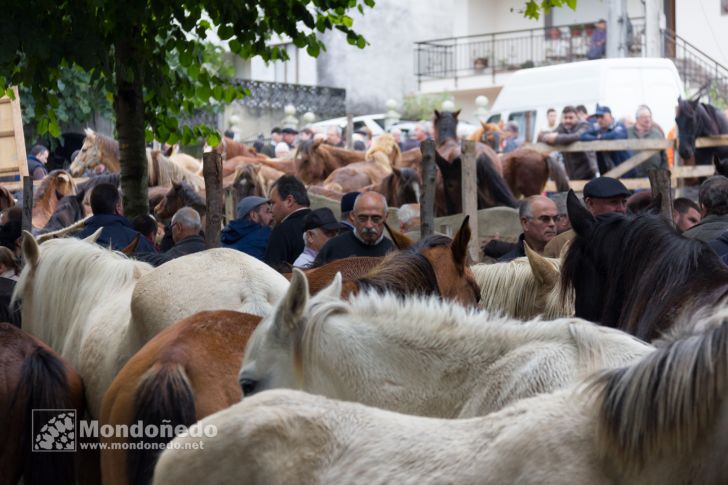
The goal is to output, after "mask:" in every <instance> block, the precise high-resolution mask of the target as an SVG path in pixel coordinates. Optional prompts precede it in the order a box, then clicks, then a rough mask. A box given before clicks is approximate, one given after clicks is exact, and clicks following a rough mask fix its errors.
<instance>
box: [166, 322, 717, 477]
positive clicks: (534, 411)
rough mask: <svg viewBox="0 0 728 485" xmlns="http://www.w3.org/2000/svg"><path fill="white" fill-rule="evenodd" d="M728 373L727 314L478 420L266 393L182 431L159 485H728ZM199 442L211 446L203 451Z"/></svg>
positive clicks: (169, 453)
mask: <svg viewBox="0 0 728 485" xmlns="http://www.w3.org/2000/svg"><path fill="white" fill-rule="evenodd" d="M322 310H323V308H322ZM721 317H722V318H723V319H725V317H726V314H725V312H723V314H722V315H721ZM261 325H263V324H261ZM395 327H396V326H395ZM259 328H260V327H259ZM253 338H255V336H254V337H253ZM727 375H728V324H726V323H725V322H724V321H723V322H721V324H720V325H719V326H716V327H713V328H711V329H710V330H708V331H707V332H705V333H702V334H698V335H690V336H687V337H684V338H682V339H680V340H677V341H674V342H672V343H670V344H668V345H666V346H665V347H663V348H660V349H658V350H656V351H654V352H652V353H650V354H648V355H646V356H645V357H644V358H643V359H642V360H639V361H637V362H635V363H633V364H631V365H630V366H627V367H623V368H618V369H612V370H607V371H602V372H600V373H599V374H597V375H596V376H590V377H588V378H586V379H585V380H584V381H581V382H579V383H576V384H575V385H573V386H571V387H569V388H567V389H563V390H560V391H557V392H554V393H551V394H541V395H538V396H535V397H532V398H530V399H524V400H521V401H518V402H516V403H514V404H511V405H510V406H508V407H506V408H504V409H502V410H501V411H499V412H496V413H493V414H490V415H488V416H485V417H480V418H474V419H456V420H450V419H433V418H423V417H418V416H407V415H403V414H398V413H394V412H391V411H385V410H382V409H375V408H371V407H367V406H363V405H361V404H357V403H349V402H340V401H334V400H332V399H328V398H325V397H322V396H315V395H311V394H306V393H303V392H300V391H295V390H278V391H267V392H263V393H260V394H259V395H257V396H252V397H250V398H247V397H246V398H245V399H243V400H242V402H240V403H239V404H236V405H235V406H232V407H230V408H227V409H225V410H223V411H221V412H219V413H217V414H215V415H213V416H209V417H207V418H205V419H203V420H202V421H201V422H200V423H199V425H200V426H202V427H204V426H215V429H217V430H218V433H217V435H216V436H215V437H213V438H209V439H204V438H197V437H194V436H190V435H185V436H179V437H177V438H176V439H175V440H174V441H173V443H172V445H173V446H171V447H169V448H167V449H166V451H165V452H164V453H163V454H162V456H161V457H160V459H159V462H158V463H157V467H156V469H155V478H154V484H155V485H185V484H188V483H189V484H193V483H216V484H220V485H228V484H235V483H242V482H245V483H293V482H297V483H324V482H327V483H339V482H346V483H353V484H365V483H384V482H387V483H405V482H406V483H476V482H477V483H487V484H499V483H521V484H541V483H559V484H564V485H577V484H583V483H590V484H596V485H608V484H613V483H620V484H626V485H633V484H635V485H636V484H640V485H658V484H664V483H725V482H726V481H728V464H726V460H725V459H724V457H725V455H726V453H728V441H727V440H726V438H725V426H726V423H727V422H728V421H727V419H728V416H726V407H725V406H724V404H725V401H726V398H728V379H726V376H727ZM451 379H452V378H450V380H451ZM450 380H449V381H450ZM449 381H448V386H447V388H449ZM395 386H396V383H391V384H390V383H387V382H386V381H383V380H382V381H380V382H378V386H377V387H380V388H384V387H386V388H392V387H395ZM195 442H197V446H198V447H200V448H203V447H204V451H203V450H200V451H199V452H196V453H190V452H189V451H188V449H187V448H188V447H189V446H191V445H193V443H195ZM282 463H285V466H281V464H282Z"/></svg>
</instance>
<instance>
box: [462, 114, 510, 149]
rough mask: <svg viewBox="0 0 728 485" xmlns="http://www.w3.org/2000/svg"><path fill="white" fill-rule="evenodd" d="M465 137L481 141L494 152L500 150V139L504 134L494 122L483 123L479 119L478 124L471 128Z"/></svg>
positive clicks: (502, 138)
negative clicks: (471, 130) (476, 126)
mask: <svg viewBox="0 0 728 485" xmlns="http://www.w3.org/2000/svg"><path fill="white" fill-rule="evenodd" d="M466 139H467V140H470V141H475V142H478V143H483V144H485V145H488V146H489V147H490V148H492V149H493V150H495V151H496V152H500V151H501V150H500V146H501V141H503V140H504V139H505V134H504V133H503V130H501V127H500V126H498V125H497V124H496V123H484V122H482V121H481V122H480V126H479V127H478V128H476V129H475V130H473V132H472V133H471V134H469V135H468V137H467V138H466Z"/></svg>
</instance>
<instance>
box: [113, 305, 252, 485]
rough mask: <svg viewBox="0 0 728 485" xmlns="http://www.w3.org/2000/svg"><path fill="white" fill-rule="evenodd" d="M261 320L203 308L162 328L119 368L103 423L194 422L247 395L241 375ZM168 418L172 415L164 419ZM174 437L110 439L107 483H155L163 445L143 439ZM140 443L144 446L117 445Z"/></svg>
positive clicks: (165, 440)
mask: <svg viewBox="0 0 728 485" xmlns="http://www.w3.org/2000/svg"><path fill="white" fill-rule="evenodd" d="M259 322H260V317H258V316H254V315H248V314H246V313H239V312H233V311H227V310H223V311H212V312H211V311H208V312H200V313H196V314H194V315H192V316H190V317H187V318H185V319H184V320H181V321H179V322H177V323H175V324H174V325H172V326H170V327H169V328H166V329H165V330H163V331H161V332H160V333H159V334H158V335H157V336H156V337H154V338H153V339H152V340H150V341H149V342H147V344H146V345H144V347H142V348H141V349H140V350H139V352H137V353H136V354H135V355H134V356H133V357H132V358H131V359H129V361H128V362H127V363H126V365H125V366H124V367H123V368H122V369H121V371H119V374H118V375H117V376H116V378H115V379H114V381H113V382H112V383H111V386H110V387H109V390H108V391H106V394H105V395H104V400H103V403H102V407H101V418H100V425H101V426H105V425H111V426H117V425H127V426H131V425H133V424H134V423H136V422H138V421H142V422H143V423H144V424H145V425H149V424H156V425H158V426H162V425H163V424H169V425H171V426H172V427H175V426H178V425H185V426H187V427H189V426H190V425H192V424H194V423H195V422H197V421H199V420H200V419H202V418H204V417H206V416H209V415H211V414H214V413H216V412H218V411H221V410H223V409H225V408H227V407H229V406H232V405H233V404H235V403H237V402H239V401H240V399H241V398H242V397H243V395H242V392H241V391H240V386H239V385H238V383H237V373H238V371H239V369H240V362H241V361H242V358H243V350H244V349H245V346H246V344H247V342H248V338H249V337H250V335H251V334H252V332H253V330H255V327H256V326H257V325H258V323H259ZM162 419H166V422H163V421H162ZM172 438H173V436H169V437H167V438H159V441H157V440H154V439H149V438H147V439H144V438H141V439H127V438H126V437H121V436H115V437H109V438H102V440H101V441H102V443H105V444H106V446H107V447H106V448H104V449H102V451H101V473H102V483H104V484H105V485H109V484H111V485H114V484H127V483H134V484H141V483H149V482H150V481H151V476H152V472H153V470H154V464H155V463H156V459H157V456H158V455H159V453H160V451H159V450H150V449H143V443H151V442H155V443H159V442H168V441H170V440H171V439H172ZM130 441H132V442H134V443H138V444H139V445H142V446H140V447H139V448H137V449H136V450H132V451H126V450H122V449H121V448H119V449H115V450H114V449H112V447H113V446H114V445H112V444H111V443H127V444H128V443H129V442H130Z"/></svg>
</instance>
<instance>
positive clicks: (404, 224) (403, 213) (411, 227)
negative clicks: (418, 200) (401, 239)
mask: <svg viewBox="0 0 728 485" xmlns="http://www.w3.org/2000/svg"><path fill="white" fill-rule="evenodd" d="M397 219H398V220H399V230H400V231H401V232H412V231H418V230H419V229H420V204H404V205H403V206H402V207H400V208H399V209H397Z"/></svg>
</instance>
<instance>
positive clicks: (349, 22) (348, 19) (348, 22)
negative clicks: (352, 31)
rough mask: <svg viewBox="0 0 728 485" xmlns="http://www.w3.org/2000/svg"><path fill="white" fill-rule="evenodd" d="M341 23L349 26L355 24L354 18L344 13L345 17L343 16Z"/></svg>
mask: <svg viewBox="0 0 728 485" xmlns="http://www.w3.org/2000/svg"><path fill="white" fill-rule="evenodd" d="M341 23H342V24H344V25H346V26H347V27H351V26H353V25H354V19H352V18H351V17H349V16H348V15H344V16H343V17H341Z"/></svg>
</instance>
